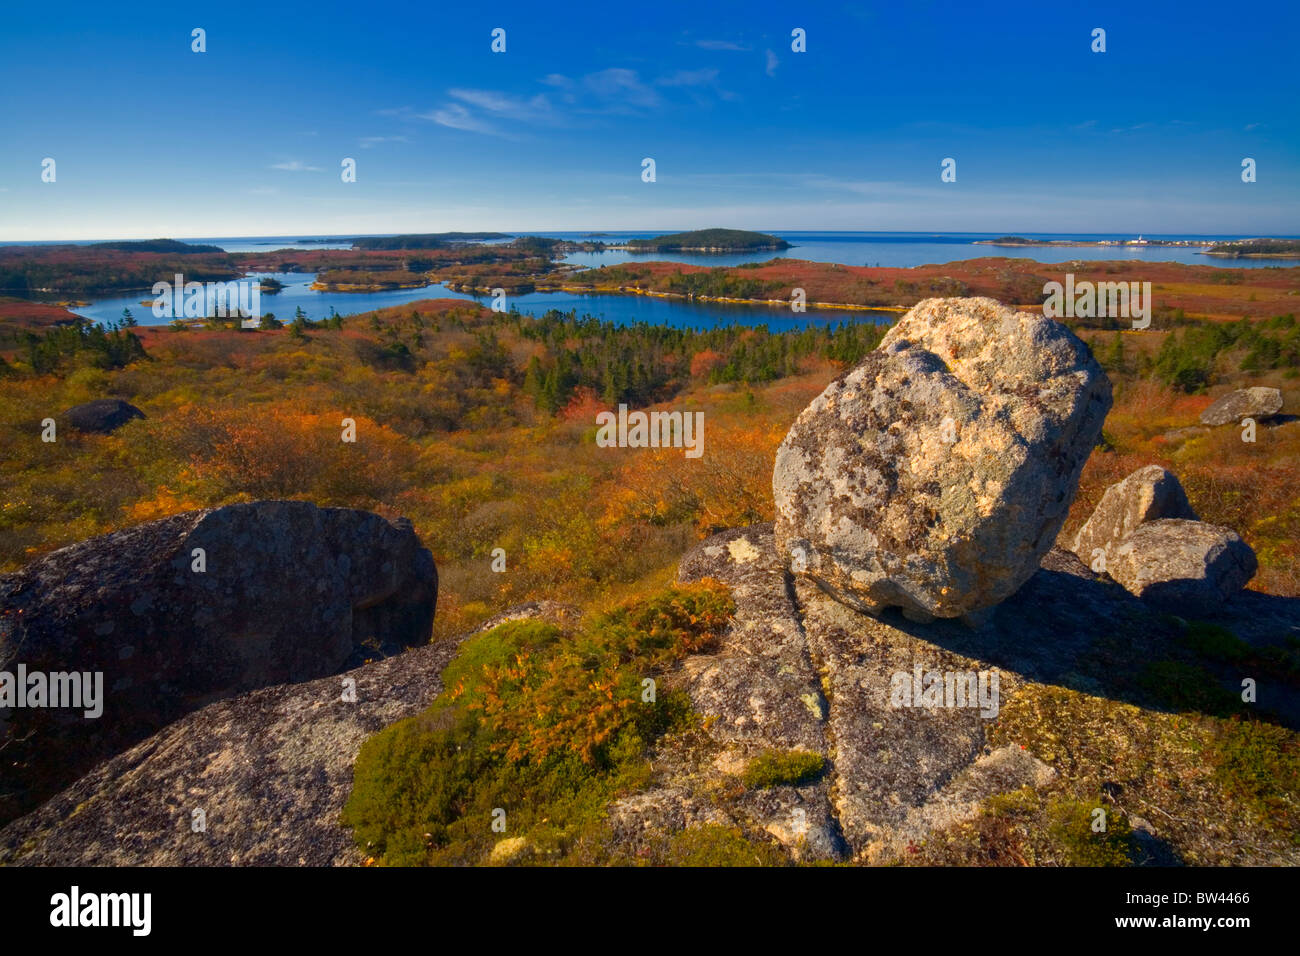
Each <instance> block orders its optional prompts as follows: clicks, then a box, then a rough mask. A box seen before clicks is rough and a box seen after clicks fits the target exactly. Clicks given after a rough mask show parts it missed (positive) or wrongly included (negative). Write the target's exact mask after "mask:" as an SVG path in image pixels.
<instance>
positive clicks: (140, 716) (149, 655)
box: [0, 501, 437, 821]
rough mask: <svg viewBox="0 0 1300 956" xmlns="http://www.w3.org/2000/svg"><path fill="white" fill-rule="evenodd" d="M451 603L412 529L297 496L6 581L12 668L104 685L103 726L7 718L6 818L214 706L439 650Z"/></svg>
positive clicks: (165, 523)
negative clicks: (423, 648)
mask: <svg viewBox="0 0 1300 956" xmlns="http://www.w3.org/2000/svg"><path fill="white" fill-rule="evenodd" d="M436 600H437V572H436V570H435V568H434V563H433V557H432V556H431V555H430V553H429V552H428V551H427V550H426V549H425V548H423V547H422V546H421V544H420V541H419V539H418V538H417V537H416V535H415V532H414V531H413V530H412V528H411V527H410V523H409V522H405V521H399V522H398V523H397V524H392V523H389V522H388V521H386V520H385V519H383V518H381V517H379V516H378V515H374V514H370V513H368V512H364V511H352V510H346V509H339V508H317V507H316V506H314V505H312V504H309V503H306V502H297V501H266V502H255V503H251V504H240V505H230V506H228V507H224V508H217V509H209V510H204V511H195V512H188V513H185V514H179V515H175V516H173V517H170V518H164V519H162V520H160V521H154V522H150V523H148V524H144V525H140V526H138V527H135V528H130V529H128V530H125V531H119V532H115V533H113V534H110V535H106V536H104V537H100V538H93V539H91V540H89V541H83V542H81V543H79V544H76V545H72V546H71V547H67V548H63V549H61V550H59V551H55V552H54V553H52V554H50V555H48V556H47V557H45V558H43V559H42V560H40V561H37V562H35V563H34V564H32V565H30V566H28V567H27V568H25V569H23V570H22V571H20V572H18V573H16V574H10V575H4V576H0V622H3V628H0V672H6V673H10V674H15V673H16V672H17V671H18V669H19V668H20V667H21V668H22V669H23V670H25V672H26V674H28V675H31V674H36V673H40V674H45V675H50V674H56V673H78V674H82V675H86V676H85V684H86V688H87V690H89V688H90V686H91V685H92V684H93V679H94V675H101V676H100V677H99V678H97V679H98V680H99V681H100V686H101V687H102V695H101V696H100V700H99V702H98V706H99V707H100V708H101V709H102V713H100V714H99V715H98V716H89V717H88V716H86V713H87V708H85V707H81V706H78V707H48V706H47V707H39V708H38V707H31V706H11V707H7V708H4V709H0V738H2V739H3V743H4V750H3V752H0V761H3V763H0V771H2V773H0V781H2V782H3V786H2V787H0V821H3V820H8V819H11V818H12V817H13V816H15V815H17V814H18V813H21V812H24V811H25V810H27V809H29V808H30V807H32V806H35V805H36V804H37V803H39V802H40V801H41V800H42V799H44V798H45V797H48V796H49V795H50V794H51V793H54V792H55V791H56V790H57V789H58V788H59V787H61V786H64V785H66V784H67V783H69V782H70V781H72V780H75V779H76V778H77V776H79V775H80V774H81V773H84V772H85V771H87V770H89V769H90V768H91V767H92V766H94V765H95V764H96V763H98V762H99V761H101V760H103V759H105V758H106V757H109V756H111V755H113V754H115V753H119V752H121V751H122V750H124V749H126V748H127V747H129V746H130V745H132V744H134V743H136V742H137V741H139V740H140V739H142V738H143V737H145V736H147V735H148V734H150V733H153V732H154V731H156V730H158V729H159V728H160V727H163V726H165V725H166V724H168V723H170V722H171V721H173V720H175V719H177V718H178V717H180V716H182V715H183V714H186V713H188V712H190V711H193V710H196V709H197V708H200V707H202V706H204V705H205V704H208V703H211V702H212V701H215V700H220V699H223V698H227V697H231V696H233V695H236V694H240V693H243V692H245V691H248V690H251V689H254V688H258V687H266V686H269V685H273V684H283V683H288V682H298V681H306V680H311V679H313V678H318V677H322V676H324V675H327V674H333V673H335V672H337V671H339V670H340V669H341V668H342V667H343V666H344V665H345V663H346V662H348V661H349V659H350V658H351V657H352V656H353V655H354V653H355V652H356V650H357V649H358V648H361V647H367V648H371V649H372V652H373V653H376V654H378V653H385V652H392V651H394V650H397V649H400V648H402V647H406V646H410V645H415V644H422V643H425V642H427V641H428V639H429V636H430V634H431V631H432V624H433V613H434V605H435V602H436Z"/></svg>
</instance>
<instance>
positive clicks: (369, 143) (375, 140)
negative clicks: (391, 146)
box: [360, 136, 410, 149]
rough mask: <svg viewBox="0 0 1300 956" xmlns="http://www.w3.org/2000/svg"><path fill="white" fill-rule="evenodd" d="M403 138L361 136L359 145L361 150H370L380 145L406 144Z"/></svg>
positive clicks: (406, 141)
mask: <svg viewBox="0 0 1300 956" xmlns="http://www.w3.org/2000/svg"><path fill="white" fill-rule="evenodd" d="M408 142H410V140H408V139H407V138H406V137H405V136H362V137H361V140H360V143H361V148H362V149H370V148H372V147H374V146H379V145H380V144H382V143H408Z"/></svg>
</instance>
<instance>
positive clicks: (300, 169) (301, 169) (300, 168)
mask: <svg viewBox="0 0 1300 956" xmlns="http://www.w3.org/2000/svg"><path fill="white" fill-rule="evenodd" d="M269 168H270V169H282V170H284V171H285V172H290V173H319V172H322V170H321V168H320V167H319V166H308V165H307V164H306V163H304V162H303V161H302V160H300V159H288V160H285V161H284V162H282V163H272V164H271V166H270V167H269Z"/></svg>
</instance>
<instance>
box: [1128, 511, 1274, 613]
mask: <svg viewBox="0 0 1300 956" xmlns="http://www.w3.org/2000/svg"><path fill="white" fill-rule="evenodd" d="M1258 567H1259V565H1258V562H1257V561H1256V560H1255V552H1254V551H1253V550H1252V549H1251V547H1250V545H1248V544H1246V542H1244V541H1242V540H1241V537H1240V536H1239V535H1238V534H1237V533H1236V532H1235V531H1233V530H1232V529H1230V528H1224V527H1220V526H1219V525H1213V524H1206V523H1205V522H1202V521H1187V520H1184V519H1180V518H1162V519H1160V520H1158V521H1148V522H1146V523H1144V524H1141V525H1139V526H1138V527H1137V529H1136V530H1134V531H1133V533H1132V534H1130V535H1129V536H1128V537H1127V538H1125V539H1124V541H1123V542H1122V543H1121V544H1119V545H1118V546H1117V547H1115V548H1114V549H1113V556H1112V557H1111V558H1109V559H1108V561H1107V565H1106V571H1107V573H1108V574H1110V576H1111V577H1112V578H1114V579H1115V580H1116V581H1118V582H1119V583H1120V584H1122V585H1123V586H1124V587H1125V588H1126V589H1127V590H1128V591H1130V592H1131V593H1133V594H1136V595H1137V596H1138V597H1140V598H1142V599H1143V600H1144V601H1146V602H1147V603H1149V604H1151V605H1152V606H1153V607H1156V608H1158V609H1160V610H1163V611H1167V612H1169V613H1171V614H1177V615H1180V616H1182V617H1187V616H1189V615H1193V616H1195V615H1206V614H1213V613H1215V612H1216V611H1219V610H1221V609H1222V607H1223V603H1224V602H1225V601H1227V600H1228V599H1229V598H1231V597H1232V596H1233V595H1235V594H1236V593H1237V592H1239V591H1240V590H1241V589H1242V588H1243V587H1244V586H1245V584H1246V582H1247V581H1249V580H1250V579H1251V578H1252V577H1254V575H1255V571H1256V570H1257V569H1258Z"/></svg>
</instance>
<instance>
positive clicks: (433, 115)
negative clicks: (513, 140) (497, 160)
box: [420, 103, 504, 136]
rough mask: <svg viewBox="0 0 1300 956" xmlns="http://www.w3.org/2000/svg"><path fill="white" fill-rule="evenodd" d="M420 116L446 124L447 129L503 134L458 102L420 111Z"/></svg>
mask: <svg viewBox="0 0 1300 956" xmlns="http://www.w3.org/2000/svg"><path fill="white" fill-rule="evenodd" d="M420 117H421V118H422V119H427V120H432V121H433V122H435V123H437V124H438V125H439V126H446V127H447V128H448V129H459V130H464V131H465V132H467V133H484V134H486V135H488V136H502V135H504V134H503V133H502V132H501V130H499V129H497V128H496V127H495V126H493V125H492V124H491V123H489V122H487V121H486V120H483V119H480V118H479V117H477V116H475V115H474V114H473V113H471V112H470V111H469V110H467V109H466V108H465V107H464V106H462V105H461V104H459V103H448V104H447V105H446V106H444V107H442V108H441V109H436V110H431V111H430V112H428V113H421V114H420Z"/></svg>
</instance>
